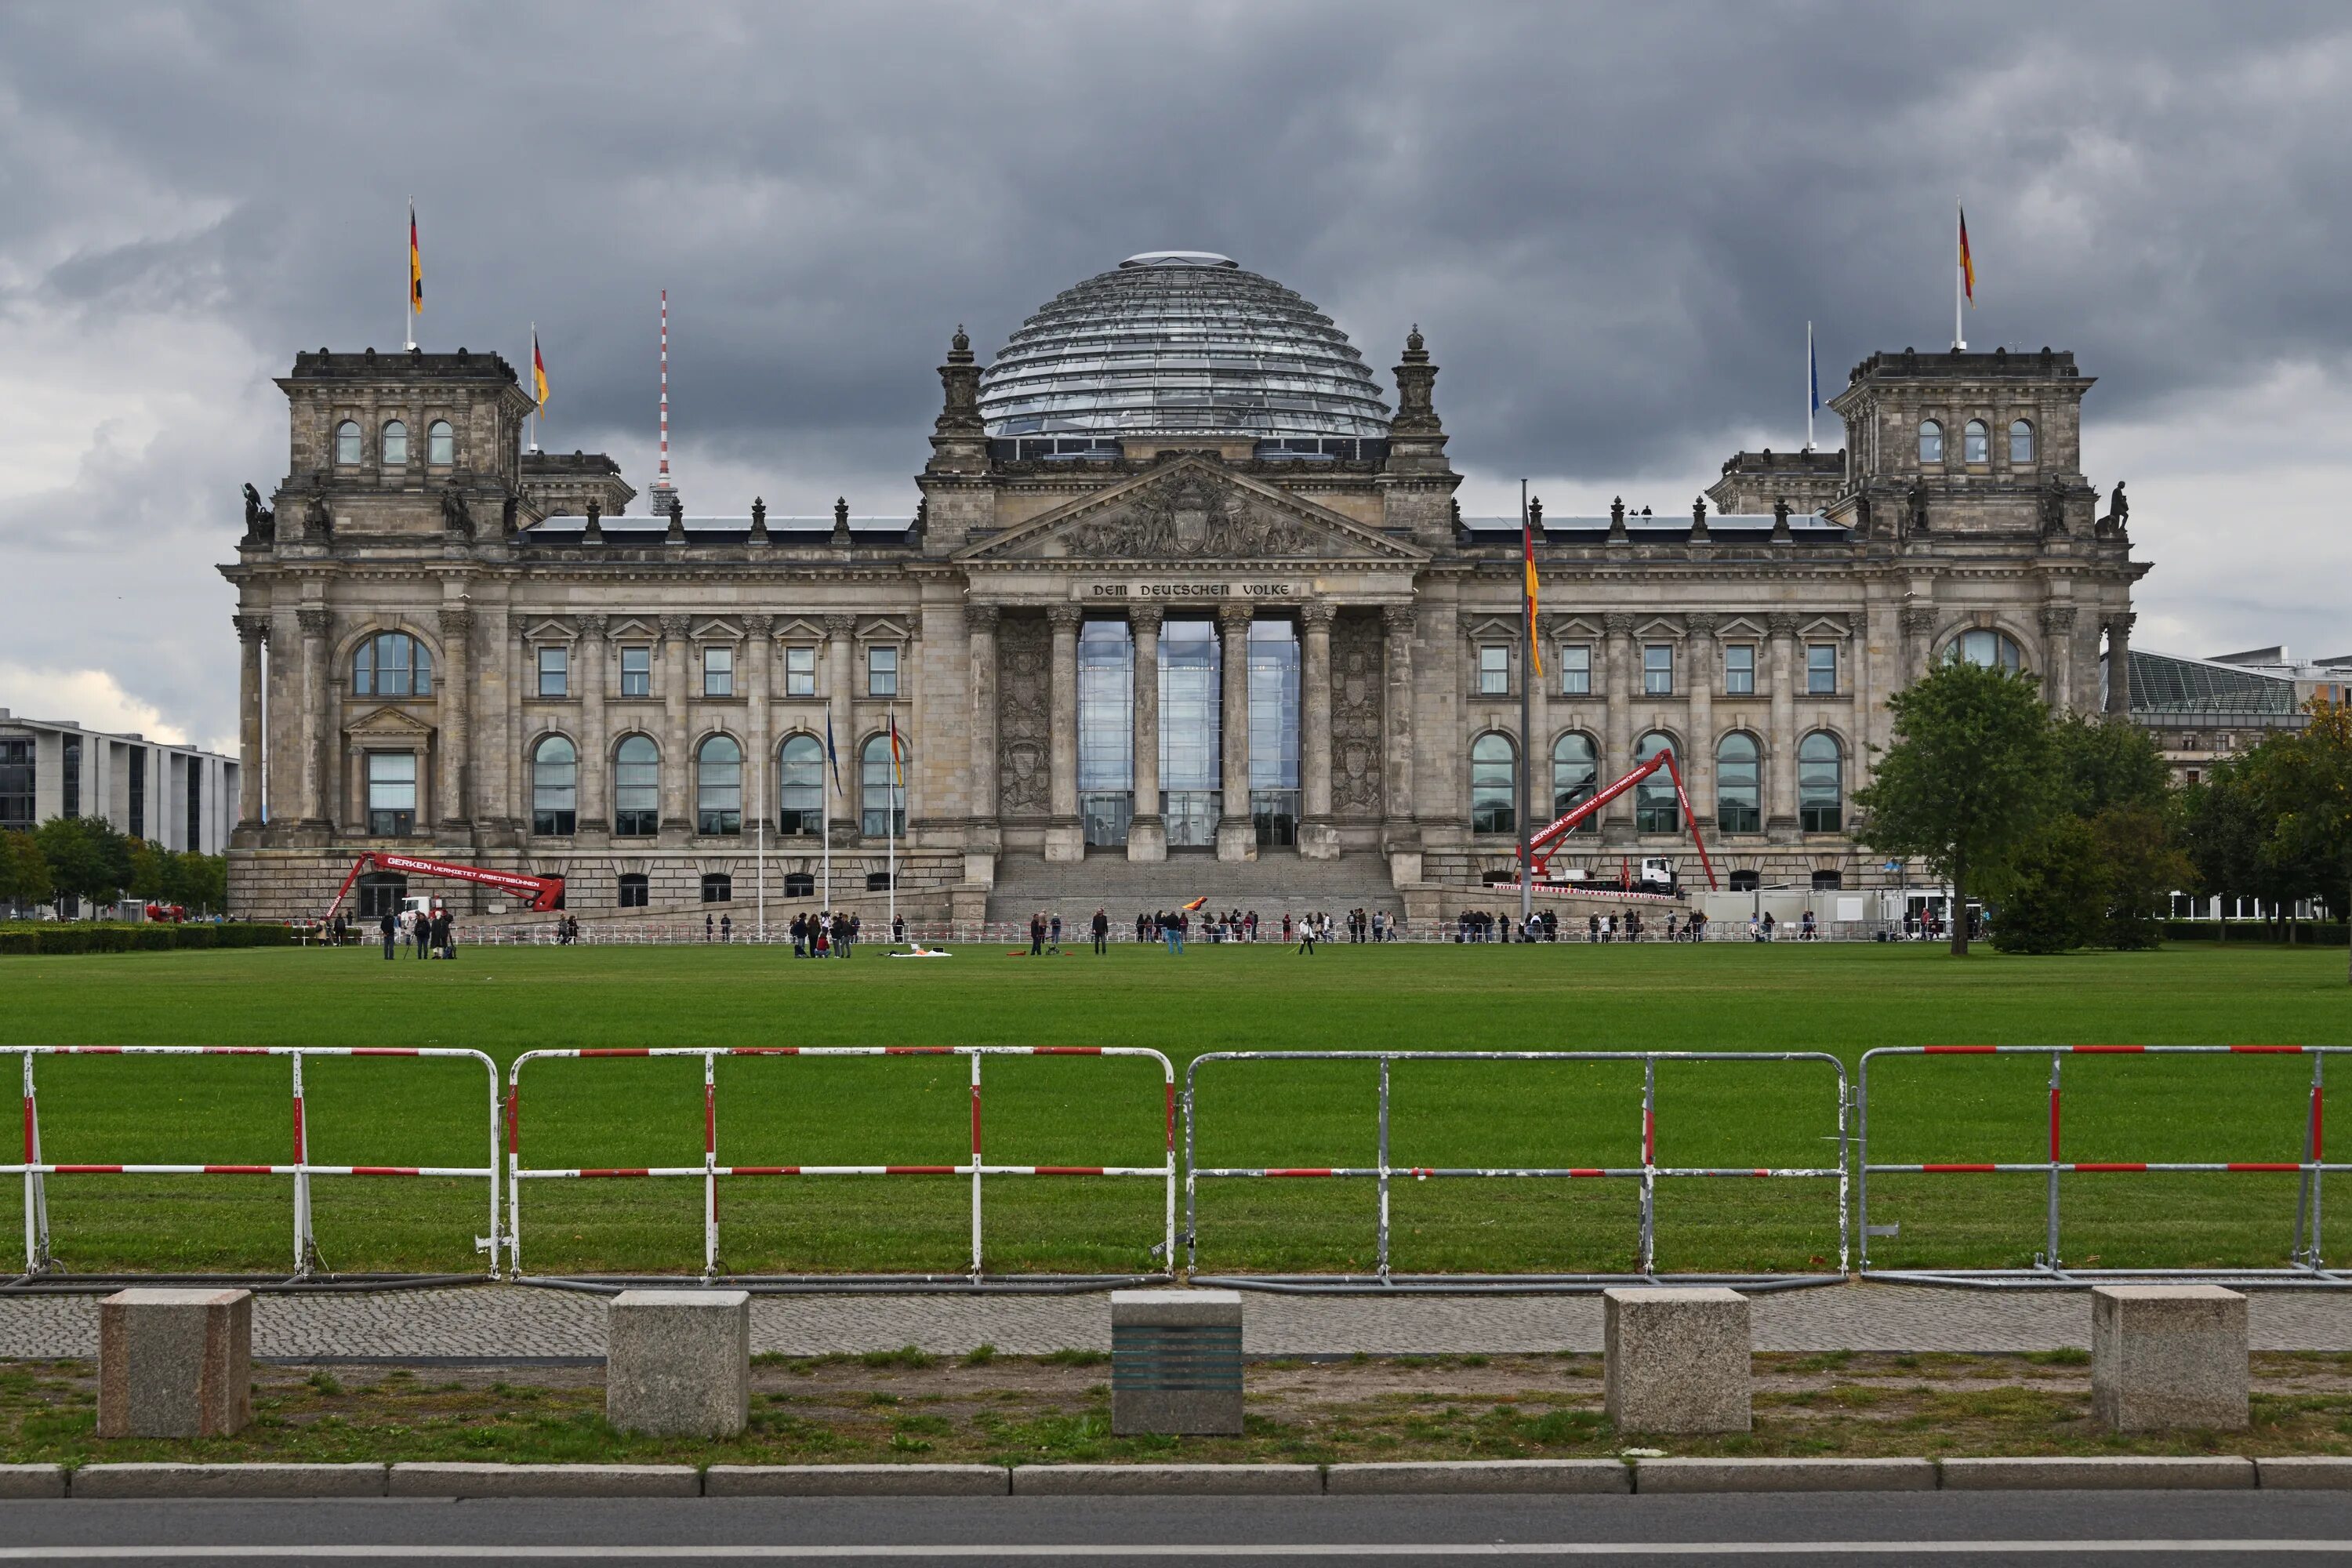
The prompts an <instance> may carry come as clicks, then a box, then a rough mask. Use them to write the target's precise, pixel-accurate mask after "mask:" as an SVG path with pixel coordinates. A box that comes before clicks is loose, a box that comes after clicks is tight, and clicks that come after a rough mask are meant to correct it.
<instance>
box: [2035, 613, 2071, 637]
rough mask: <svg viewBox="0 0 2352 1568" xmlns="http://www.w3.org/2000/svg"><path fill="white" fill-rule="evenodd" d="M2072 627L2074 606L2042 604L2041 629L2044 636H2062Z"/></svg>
mask: <svg viewBox="0 0 2352 1568" xmlns="http://www.w3.org/2000/svg"><path fill="white" fill-rule="evenodd" d="M2073 630H2074V605H2042V635H2044V636H2045V637H2063V636H2064V635H2065V634H2066V633H2068V632H2071V631H2073Z"/></svg>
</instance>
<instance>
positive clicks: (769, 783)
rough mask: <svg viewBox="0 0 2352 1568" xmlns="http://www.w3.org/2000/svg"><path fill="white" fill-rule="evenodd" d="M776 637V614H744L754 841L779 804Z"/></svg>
mask: <svg viewBox="0 0 2352 1568" xmlns="http://www.w3.org/2000/svg"><path fill="white" fill-rule="evenodd" d="M775 639H776V617H775V616H744V617H743V657H744V658H747V659H749V660H750V661H751V668H750V669H749V670H748V671H747V672H746V673H745V679H744V683H743V689H744V700H745V701H747V702H749V703H750V704H751V721H750V722H749V723H748V724H746V725H745V726H744V731H745V735H746V740H745V742H744V743H745V745H746V746H747V747H748V748H749V749H750V752H751V755H749V756H747V757H745V758H744V759H743V760H744V761H745V762H747V763H750V764H751V766H749V767H747V768H745V769H744V770H743V790H744V795H745V799H744V802H743V804H744V806H745V808H746V809H745V810H744V813H743V833H744V836H745V837H748V838H751V840H752V841H753V842H754V843H757V842H758V840H759V835H760V830H761V824H762V823H766V824H770V825H773V823H774V820H775V819H774V818H773V817H771V816H769V815H768V809H769V807H771V806H772V805H775V804H776V786H775V777H774V772H775V765H776V758H775V742H774V741H773V739H772V736H771V734H770V731H769V728H768V726H769V721H770V718H771V715H770V714H769V712H768V676H769V668H770V666H772V665H773V664H774V663H775V662H776V640H775ZM908 662H910V663H911V662H912V661H911V660H909V661H908ZM909 679H912V678H911V676H910V677H909Z"/></svg>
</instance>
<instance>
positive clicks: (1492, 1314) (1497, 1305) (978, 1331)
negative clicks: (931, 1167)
mask: <svg viewBox="0 0 2352 1568" xmlns="http://www.w3.org/2000/svg"><path fill="white" fill-rule="evenodd" d="M2251 1296H2252V1302H2251V1306H2250V1308H2249V1312H2248V1316H2249V1319H2250V1323H2251V1332H2252V1342H2253V1345H2254V1348H2255V1349H2257V1350H2322V1351H2340V1350H2352V1290H2338V1291H2315V1290H2257V1291H2253V1292H2251ZM1247 1300H1248V1302H1249V1311H1248V1326H1247V1330H1246V1332H1245V1336H1244V1339H1245V1348H1246V1349H1247V1351H1248V1352H1250V1353H1251V1354H1254V1355H1312V1354H1333V1353H1347V1352H1357V1351H1363V1352H1370V1353H1373V1354H1422V1355H1431V1354H1443V1353H1454V1354H1464V1353H1470V1352H1486V1353H1494V1352H1527V1351H1563V1350H1565V1351H1598V1350H1599V1349H1600V1348H1601V1302H1600V1300H1599V1299H1598V1298H1597V1297H1591V1296H1554V1297H1542V1296H1498V1297H1487V1298H1483V1299H1482V1298H1466V1297H1429V1296H1420V1297H1402V1298H1400V1297H1388V1298H1380V1297H1363V1296H1327V1297H1302V1296H1276V1295H1257V1294H1252V1295H1250V1296H1249V1297H1247ZM1753 1300H1754V1303H1755V1305H1754V1314H1755V1328H1756V1347H1757V1349H1759V1350H1768V1351H1832V1350H1853V1351H1927V1350H1947V1351H2021V1350H2051V1349H2055V1348H2057V1347H2060V1346H2064V1345H2088V1344H2089V1343H2090V1333H2091V1303H2090V1299H2089V1297H2088V1295H2087V1294H2085V1293H2084V1292H2080V1291H2063V1290H2033V1291H2015V1292H1994V1291H1983V1290H1953V1289H1927V1288H1922V1287H1916V1286H1901V1285H1838V1286H1830V1287H1826V1288H1823V1289H1811V1290H1791V1291H1786V1292H1780V1293H1771V1294H1759V1295H1758V1296H1756V1297H1755V1298H1753ZM253 1339H254V1344H253V1349H254V1353H255V1354H257V1355H263V1356H284V1357H313V1356H315V1357H321V1358H329V1359H331V1358H336V1357H385V1356H401V1357H404V1356H417V1357H429V1356H466V1357H485V1358H501V1357H516V1358H527V1357H541V1356H601V1355H602V1354H603V1353H604V1298H603V1297H601V1296H594V1295H588V1294H583V1293H580V1292H575V1291H570V1290H551V1289H527V1288H519V1287H513V1286H496V1285H485V1286H475V1287H471V1288H467V1289H429V1290H381V1291H368V1292H363V1293H355V1294H350V1295H341V1294H337V1295H309V1296H262V1297H260V1298H258V1299H257V1300H256V1301H255V1303H254V1314H253ZM983 1343H985V1344H992V1345H994V1346H995V1347H996V1348H997V1349H999V1350H1001V1351H1003V1352H1006V1353H1008V1354H1013V1355H1034V1354H1041V1353H1044V1352H1048V1351H1055V1350H1064V1349H1070V1350H1107V1349H1108V1348H1109V1345H1110V1314H1109V1312H1108V1308H1107V1303H1106V1301H1105V1300H1104V1299H1103V1298H1102V1297H1101V1296H1099V1295H1087V1296H995V1297H960V1296H918V1295H888V1296H755V1297H753V1298H752V1299H751V1348H752V1350H753V1351H755V1352H768V1351H774V1352H785V1353H788V1354H798V1355H812V1354H819V1353H823V1352H857V1351H872V1350H892V1349H896V1348H897V1347H898V1346H900V1345H907V1344H913V1345H919V1346H920V1347H922V1348H923V1349H925V1350H928V1351H933V1352H947V1353H960V1352H964V1351H968V1350H970V1349H971V1347H972V1346H974V1345H978V1344H983ZM97 1352H98V1299H97V1298H96V1297H94V1296H12V1297H0V1357H16V1356H62V1355H73V1356H88V1355H95V1354H96V1353H97Z"/></svg>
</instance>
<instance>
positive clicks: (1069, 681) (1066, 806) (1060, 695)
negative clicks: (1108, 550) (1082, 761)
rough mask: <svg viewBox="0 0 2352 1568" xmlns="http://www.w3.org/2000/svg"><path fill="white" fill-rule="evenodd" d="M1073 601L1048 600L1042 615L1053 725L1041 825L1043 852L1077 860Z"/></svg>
mask: <svg viewBox="0 0 2352 1568" xmlns="http://www.w3.org/2000/svg"><path fill="white" fill-rule="evenodd" d="M1083 618H1084V617H1083V616H1082V613H1081V612H1080V611H1079V609H1078V606H1077V605H1049V606H1047V608H1046V611H1045V620H1046V622H1047V624H1049V625H1050V626H1052V627H1053V628H1054V664H1053V680H1054V690H1053V697H1052V702H1053V708H1052V710H1051V713H1052V717H1051V719H1050V723H1051V724H1052V727H1053V733H1052V737H1051V741H1052V744H1051V747H1050V750H1049V752H1048V758H1049V762H1048V765H1049V766H1050V767H1051V768H1052V770H1053V777H1052V780H1051V799H1052V804H1053V813H1054V815H1053V819H1052V820H1051V821H1049V822H1048V823H1046V825H1045V858H1046V859H1048V860H1083V859H1085V858H1087V832H1086V828H1085V826H1083V825H1082V824H1081V823H1080V822H1079V821H1078V623H1079V621H1080V620H1081V619H1083Z"/></svg>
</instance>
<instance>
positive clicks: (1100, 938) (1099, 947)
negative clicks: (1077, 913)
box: [1095, 910, 1110, 958]
mask: <svg viewBox="0 0 2352 1568" xmlns="http://www.w3.org/2000/svg"><path fill="white" fill-rule="evenodd" d="M1109 947H1110V911H1109V910H1096V911H1095V956H1096V957H1097V958H1100V957H1102V956H1103V954H1104V953H1105V952H1108V950H1109Z"/></svg>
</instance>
